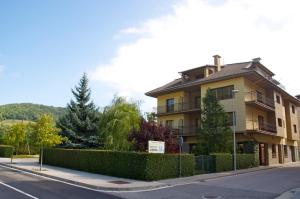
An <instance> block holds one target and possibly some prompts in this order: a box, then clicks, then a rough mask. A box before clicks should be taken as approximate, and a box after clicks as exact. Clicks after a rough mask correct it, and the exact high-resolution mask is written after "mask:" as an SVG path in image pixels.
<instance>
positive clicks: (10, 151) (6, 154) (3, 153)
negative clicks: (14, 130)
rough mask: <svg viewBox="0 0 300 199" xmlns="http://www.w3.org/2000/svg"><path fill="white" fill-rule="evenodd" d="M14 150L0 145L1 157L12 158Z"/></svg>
mask: <svg viewBox="0 0 300 199" xmlns="http://www.w3.org/2000/svg"><path fill="white" fill-rule="evenodd" d="M13 151H14V148H13V147H12V146H8V145H0V157H3V158H10V157H11V156H12V154H13Z"/></svg>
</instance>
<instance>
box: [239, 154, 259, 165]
mask: <svg viewBox="0 0 300 199" xmlns="http://www.w3.org/2000/svg"><path fill="white" fill-rule="evenodd" d="M258 165H259V161H258V159H257V158H256V155H255V154H253V153H252V154H237V155H236V167H237V169H248V168H251V167H257V166H258Z"/></svg>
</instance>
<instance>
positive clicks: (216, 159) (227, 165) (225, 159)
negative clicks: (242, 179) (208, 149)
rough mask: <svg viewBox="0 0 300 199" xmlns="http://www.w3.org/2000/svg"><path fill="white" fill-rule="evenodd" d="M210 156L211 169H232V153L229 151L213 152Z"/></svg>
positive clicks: (219, 170)
mask: <svg viewBox="0 0 300 199" xmlns="http://www.w3.org/2000/svg"><path fill="white" fill-rule="evenodd" d="M211 157H212V167H211V169H212V170H211V171H213V172H221V171H230V170H232V162H233V159H232V155H231V154H229V153H214V154H211Z"/></svg>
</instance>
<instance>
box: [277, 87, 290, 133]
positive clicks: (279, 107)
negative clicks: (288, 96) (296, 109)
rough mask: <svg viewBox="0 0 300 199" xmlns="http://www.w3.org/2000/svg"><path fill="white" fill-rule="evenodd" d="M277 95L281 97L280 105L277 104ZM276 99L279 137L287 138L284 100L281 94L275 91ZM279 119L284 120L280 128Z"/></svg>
mask: <svg viewBox="0 0 300 199" xmlns="http://www.w3.org/2000/svg"><path fill="white" fill-rule="evenodd" d="M276 95H278V96H280V104H278V103H277V102H276ZM274 99H275V118H276V128H277V135H279V136H281V137H284V138H286V137H287V132H286V117H285V107H284V105H283V99H282V96H281V94H280V93H278V92H276V91H274ZM278 118H281V119H282V120H283V125H282V127H280V126H279V125H278Z"/></svg>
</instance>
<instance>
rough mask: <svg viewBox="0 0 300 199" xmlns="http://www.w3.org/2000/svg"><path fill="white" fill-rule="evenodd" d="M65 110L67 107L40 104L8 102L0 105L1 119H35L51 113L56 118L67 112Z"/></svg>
mask: <svg viewBox="0 0 300 199" xmlns="http://www.w3.org/2000/svg"><path fill="white" fill-rule="evenodd" d="M65 111H66V109H65V108H61V107H53V106H46V105H40V104H31V103H21V104H6V105H1V106H0V120H29V121H35V120H37V119H38V118H39V116H40V115H41V114H51V115H53V117H54V118H55V119H58V118H59V117H61V116H62V115H64V114H65Z"/></svg>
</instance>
